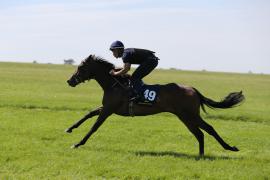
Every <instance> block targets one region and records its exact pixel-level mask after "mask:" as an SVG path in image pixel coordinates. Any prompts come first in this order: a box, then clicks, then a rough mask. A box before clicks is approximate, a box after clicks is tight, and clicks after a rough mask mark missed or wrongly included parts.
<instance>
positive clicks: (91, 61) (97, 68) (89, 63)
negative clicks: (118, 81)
mask: <svg viewBox="0 0 270 180" xmlns="http://www.w3.org/2000/svg"><path fill="white" fill-rule="evenodd" d="M113 68H114V65H113V64H111V63H109V62H107V61H105V60H104V59H102V58H100V57H97V56H95V55H90V56H89V57H88V58H86V59H85V60H83V61H82V62H81V64H80V65H79V66H78V68H77V70H76V71H75V72H74V74H73V75H72V76H71V77H70V78H69V80H67V83H68V84H69V85H70V86H71V87H75V86H77V85H78V84H80V83H82V82H85V81H86V80H91V79H94V78H95V76H96V75H97V74H98V73H102V72H104V73H107V74H109V71H110V70H111V69H113Z"/></svg>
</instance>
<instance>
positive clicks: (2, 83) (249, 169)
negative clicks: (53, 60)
mask: <svg viewBox="0 0 270 180" xmlns="http://www.w3.org/2000/svg"><path fill="white" fill-rule="evenodd" d="M75 68H76V67H74V66H64V65H44V64H43V65H42V64H20V63H0V79H1V80H0V122H1V123H0V142H1V145H0V179H198V178H201V179H269V178H270V173H269V172H270V141H269V137H270V131H269V130H270V75H255V74H232V73H213V72H192V71H175V70H157V71H155V72H154V73H153V74H152V75H151V76H150V77H148V78H147V79H146V82H147V83H153V84H154V83H162V84H163V83H168V82H177V83H179V84H186V85H190V86H194V87H196V88H197V89H198V90H200V92H201V93H202V94H204V95H205V96H207V97H210V98H212V99H216V100H219V99H221V98H222V97H224V96H225V95H227V94H228V93H229V92H232V91H239V90H243V92H244V94H245V96H246V101H245V103H244V104H242V106H240V107H237V108H234V109H228V110H216V111H214V110H210V109H207V110H208V113H209V114H203V117H204V119H205V120H206V121H207V122H208V123H210V124H211V125H213V127H214V128H215V129H216V130H217V132H218V133H219V134H220V135H221V136H222V137H223V138H224V139H225V140H226V141H227V142H228V143H229V144H231V145H235V146H237V147H238V148H239V149H240V151H239V152H229V151H225V150H223V149H222V148H221V147H220V145H219V144H218V143H217V142H216V141H215V140H214V139H213V138H212V137H211V136H209V135H208V134H207V133H204V134H205V154H206V156H205V158H198V156H197V155H198V143H197V141H196V139H195V138H194V137H193V135H191V133H190V132H189V131H188V130H187V128H186V127H185V126H184V125H183V124H182V123H181V122H180V121H179V120H178V119H177V118H176V117H174V116H173V115H171V114H168V113H161V114H158V115H155V116H145V117H138V118H137V117H134V118H131V117H121V116H117V115H113V116H111V117H109V119H108V120H107V121H106V122H105V123H104V124H103V125H102V126H101V128H100V129H99V130H98V131H97V133H95V134H94V135H93V136H92V137H91V138H90V139H89V141H88V142H87V143H86V144H85V145H84V146H82V147H81V148H79V149H77V150H73V149H70V148H69V147H70V146H71V145H72V144H74V143H77V142H78V141H79V140H81V138H82V137H83V136H84V135H85V134H86V133H87V132H88V130H89V129H90V127H91V125H92V124H93V123H94V120H95V119H96V118H93V119H92V120H89V121H87V122H85V124H83V125H82V126H81V127H80V128H79V129H76V130H74V131H73V133H72V134H66V133H64V130H65V129H66V128H67V127H69V126H70V125H72V124H73V123H74V122H75V121H76V120H78V119H80V118H81V117H82V116H83V115H84V114H86V113H87V112H88V110H91V109H94V108H95V107H98V106H99V105H101V96H102V91H101V88H100V87H99V86H98V85H97V83H96V82H94V81H90V82H87V83H85V84H82V85H80V86H78V87H76V88H70V87H68V86H67V84H66V80H67V79H68V77H69V76H70V75H71V74H72V73H73V71H74V70H75Z"/></svg>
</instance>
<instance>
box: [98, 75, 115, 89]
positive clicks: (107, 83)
mask: <svg viewBox="0 0 270 180" xmlns="http://www.w3.org/2000/svg"><path fill="white" fill-rule="evenodd" d="M95 80H96V81H97V82H98V84H99V85H100V86H101V87H102V89H103V90H104V91H105V90H107V89H109V88H111V87H112V85H113V84H114V81H113V79H112V77H111V76H110V75H109V73H105V72H104V71H101V72H99V73H98V74H97V75H96V77H95Z"/></svg>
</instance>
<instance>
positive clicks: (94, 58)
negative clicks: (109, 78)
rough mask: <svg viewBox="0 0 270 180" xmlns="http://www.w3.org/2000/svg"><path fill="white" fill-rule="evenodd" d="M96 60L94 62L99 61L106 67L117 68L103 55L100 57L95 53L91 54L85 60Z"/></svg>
mask: <svg viewBox="0 0 270 180" xmlns="http://www.w3.org/2000/svg"><path fill="white" fill-rule="evenodd" d="M91 60H92V61H94V62H97V63H99V64H102V65H103V66H104V67H106V68H108V69H115V65H114V64H112V63H110V62H108V61H107V60H105V59H104V58H102V57H99V56H95V55H90V56H89V57H88V58H86V59H85V60H84V62H86V63H87V62H89V61H91Z"/></svg>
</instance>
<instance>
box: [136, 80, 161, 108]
mask: <svg viewBox="0 0 270 180" xmlns="http://www.w3.org/2000/svg"><path fill="white" fill-rule="evenodd" d="M159 89H160V85H146V84H144V85H143V86H142V89H141V91H140V92H142V97H141V99H140V100H139V102H138V104H144V105H153V104H155V102H156V100H157V97H158V94H159Z"/></svg>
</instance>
